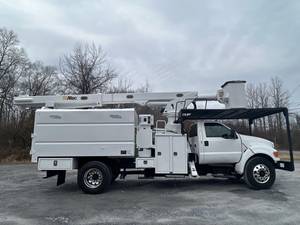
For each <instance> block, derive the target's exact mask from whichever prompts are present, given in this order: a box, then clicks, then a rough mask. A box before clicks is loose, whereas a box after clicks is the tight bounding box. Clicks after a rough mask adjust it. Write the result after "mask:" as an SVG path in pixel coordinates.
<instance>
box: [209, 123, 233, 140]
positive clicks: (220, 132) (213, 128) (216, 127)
mask: <svg viewBox="0 0 300 225" xmlns="http://www.w3.org/2000/svg"><path fill="white" fill-rule="evenodd" d="M204 127H205V133H206V137H225V136H230V135H231V130H230V129H228V128H227V127H224V126H223V125H221V124H219V123H205V124H204Z"/></svg>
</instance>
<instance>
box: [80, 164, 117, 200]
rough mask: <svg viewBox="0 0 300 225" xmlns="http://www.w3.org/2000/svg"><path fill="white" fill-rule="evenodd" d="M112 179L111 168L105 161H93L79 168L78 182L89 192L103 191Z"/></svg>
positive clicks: (82, 188) (83, 189)
mask: <svg viewBox="0 0 300 225" xmlns="http://www.w3.org/2000/svg"><path fill="white" fill-rule="evenodd" d="M111 179H112V175H111V171H110V168H109V167H108V166H107V165H106V164H105V163H103V162H99V161H91V162H88V163H86V164H84V165H83V166H82V167H81V168H80V169H79V170H78V177H77V183H78V186H79V187H80V188H81V190H82V191H84V192H85V193H88V194H98V193H102V192H103V191H105V190H106V189H107V187H108V186H109V184H110V182H111Z"/></svg>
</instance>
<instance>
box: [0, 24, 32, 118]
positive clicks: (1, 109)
mask: <svg viewBox="0 0 300 225" xmlns="http://www.w3.org/2000/svg"><path fill="white" fill-rule="evenodd" d="M26 61H27V58H26V55H25V52H24V50H23V49H22V48H21V47H20V46H19V41H18V38H17V35H16V34H15V33H14V32H13V31H10V30H7V29H6V28H2V29H0V123H1V122H2V123H3V122H7V120H8V118H9V114H10V112H11V111H12V102H13V96H14V90H15V86H16V83H17V81H18V80H19V78H20V77H21V75H22V74H23V72H24V65H25V63H26ZM4 118H5V119H6V121H3V119H4Z"/></svg>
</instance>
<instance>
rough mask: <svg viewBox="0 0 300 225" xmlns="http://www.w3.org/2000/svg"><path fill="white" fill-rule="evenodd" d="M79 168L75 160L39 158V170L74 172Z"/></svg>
mask: <svg viewBox="0 0 300 225" xmlns="http://www.w3.org/2000/svg"><path fill="white" fill-rule="evenodd" d="M76 168H77V163H76V160H75V159H73V158H39V161H38V170H72V169H76Z"/></svg>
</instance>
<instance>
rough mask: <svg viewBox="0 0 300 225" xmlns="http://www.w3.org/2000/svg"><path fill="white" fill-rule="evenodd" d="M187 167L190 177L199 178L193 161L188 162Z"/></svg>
mask: <svg viewBox="0 0 300 225" xmlns="http://www.w3.org/2000/svg"><path fill="white" fill-rule="evenodd" d="M189 167H190V171H191V175H192V177H199V175H198V172H197V169H196V166H195V162H194V161H191V162H189Z"/></svg>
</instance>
